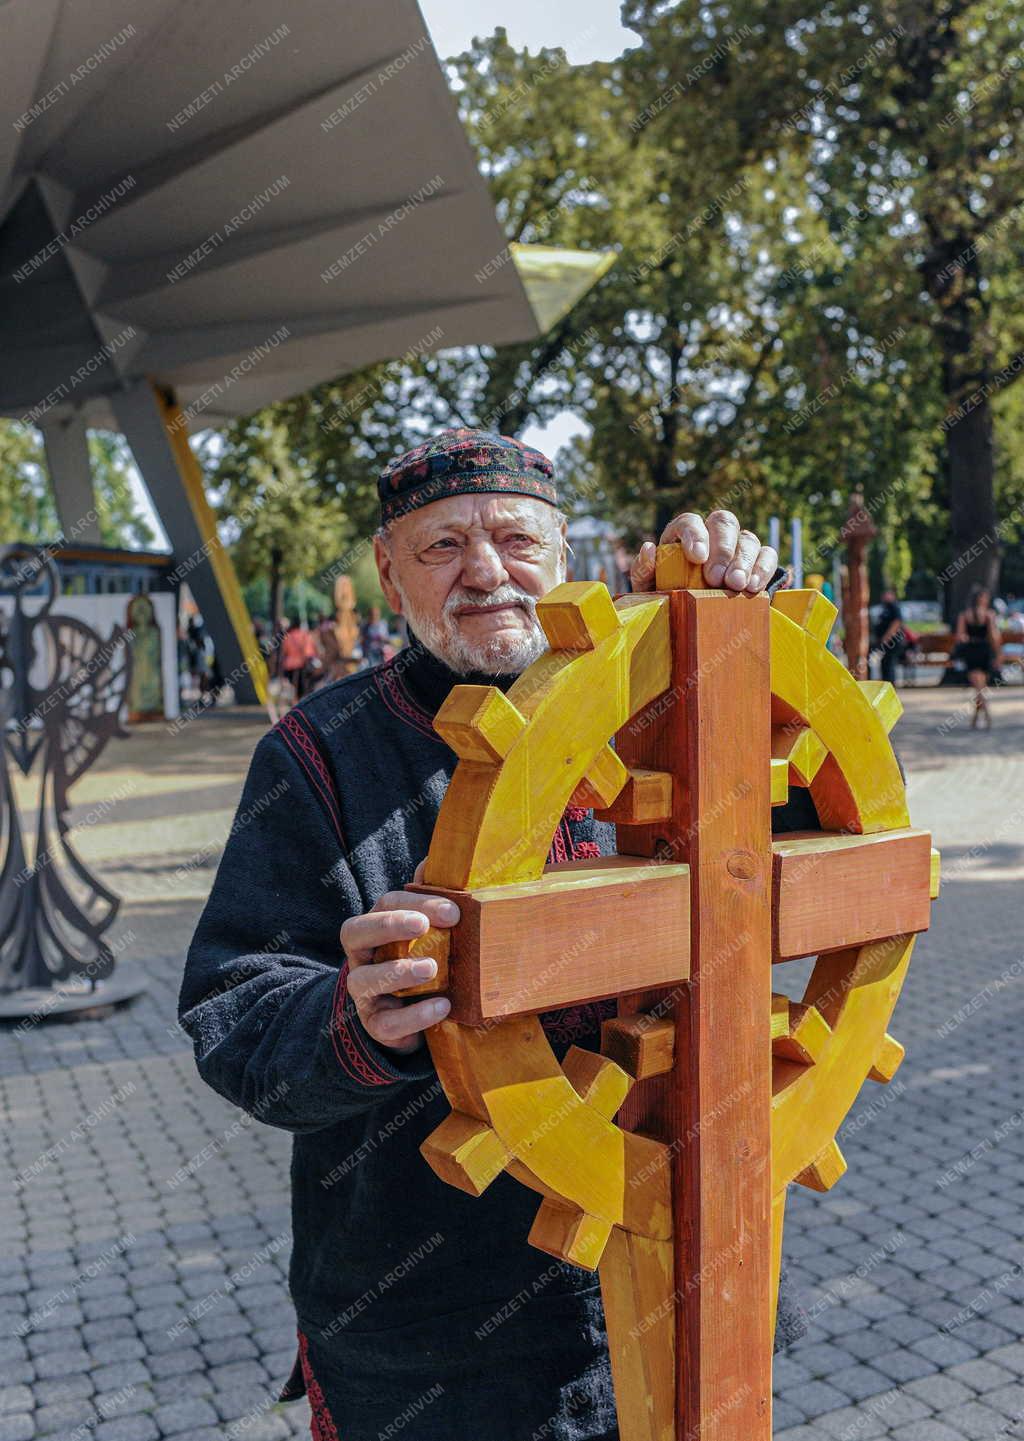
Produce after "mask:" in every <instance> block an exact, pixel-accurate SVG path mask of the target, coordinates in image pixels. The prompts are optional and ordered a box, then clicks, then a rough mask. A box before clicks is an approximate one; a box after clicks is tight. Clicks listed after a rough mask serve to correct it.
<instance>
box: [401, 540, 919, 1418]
mask: <svg viewBox="0 0 1024 1441" xmlns="http://www.w3.org/2000/svg"><path fill="white" fill-rule="evenodd" d="M656 584H657V587H658V589H657V591H656V592H654V593H646V594H638V595H629V596H624V597H622V598H621V599H620V600H618V601H616V602H614V603H613V601H612V599H611V597H610V595H609V593H608V591H607V589H606V588H605V587H604V586H603V585H601V584H599V583H593V584H592V583H586V582H580V583H569V584H565V585H561V586H558V587H557V588H556V589H555V590H553V591H552V592H550V594H549V595H548V596H547V597H546V598H545V599H544V600H543V601H541V602H540V603H539V605H538V607H537V613H538V617H539V619H540V622H541V624H542V625H543V627H544V631H545V634H546V635H547V638H548V641H549V643H550V651H549V652H548V653H547V654H546V655H544V656H542V657H541V659H540V660H538V661H537V662H536V663H535V664H534V665H533V666H531V667H530V669H529V670H528V671H526V672H525V674H523V675H522V676H520V677H519V678H518V679H517V680H516V682H515V683H514V685H512V687H511V688H510V690H509V691H508V692H507V693H505V692H502V691H501V690H499V689H498V688H497V687H487V686H470V685H459V686H456V687H455V688H454V689H453V690H452V692H451V694H450V695H449V697H448V699H447V701H446V702H445V704H444V705H443V706H442V707H441V710H440V712H439V713H438V715H437V718H436V720H435V728H436V729H437V731H438V732H439V734H440V735H442V736H443V737H444V738H445V740H446V741H447V742H448V743H449V745H451V746H452V747H453V749H454V750H455V752H456V754H457V755H458V756H459V764H458V766H457V767H456V770H455V774H454V776H453V778H452V781H451V784H450V786H449V788H448V792H447V794H446V796H445V799H444V802H443V804H442V807H441V811H440V814H439V816H438V821H437V826H436V829H435V832H434V836H433V840H432V843H431V847H430V853H429V856H428V858H427V863H426V867H425V870H424V876H423V882H422V884H421V886H420V887H419V889H422V890H425V891H429V892H431V893H434V894H441V895H447V896H450V897H452V898H453V899H454V900H456V901H457V902H458V904H459V906H460V907H461V911H462V919H461V921H460V922H459V925H458V926H457V927H456V928H454V930H452V931H450V932H449V931H436V930H430V931H428V932H427V933H426V934H425V935H424V936H422V937H419V938H417V940H416V941H413V942H408V943H405V944H404V947H403V951H402V953H404V954H409V953H413V954H419V955H422V954H427V955H433V956H434V957H435V958H436V959H437V961H438V975H437V977H436V978H435V979H434V980H433V981H431V982H429V983H428V984H426V985H424V986H420V987H416V988H415V992H416V993H422V992H423V991H428V990H444V991H446V992H447V994H448V995H449V996H450V998H451V1003H452V1009H451V1013H450V1015H449V1017H448V1018H447V1019H446V1020H444V1021H442V1022H441V1023H440V1024H438V1025H437V1026H435V1027H433V1028H432V1029H431V1030H430V1031H429V1032H428V1033H427V1036H428V1042H429V1045H430V1049H431V1053H432V1055H433V1058H434V1061H435V1063H436V1066H437V1070H438V1074H439V1076H440V1078H441V1081H442V1083H443V1085H444V1089H445V1093H446V1095H447V1097H448V1100H449V1102H450V1103H451V1106H452V1113H451V1115H449V1116H448V1117H447V1119H446V1120H445V1121H444V1122H443V1123H442V1124H441V1125H440V1126H439V1127H438V1128H437V1130H436V1131H435V1132H434V1133H433V1134H432V1135H431V1136H430V1137H429V1138H428V1139H427V1140H426V1141H425V1142H424V1144H423V1147H422V1150H423V1154H424V1156H425V1158H426V1159H427V1161H428V1162H429V1163H430V1165H431V1166H432V1167H433V1168H434V1170H435V1171H436V1173H437V1174H438V1175H439V1176H440V1177H441V1178H442V1179H443V1180H445V1181H448V1182H450V1183H451V1184H452V1185H455V1186H459V1187H461V1189H463V1190H465V1191H468V1192H470V1193H471V1194H473V1195H479V1194H480V1193H481V1192H482V1191H483V1190H484V1188H485V1187H486V1186H487V1185H489V1184H490V1182H491V1181H493V1180H494V1178H495V1177H496V1176H497V1175H499V1174H500V1172H501V1171H503V1170H504V1171H508V1172H510V1173H511V1175H513V1176H514V1177H516V1178H517V1179H518V1180H519V1181H522V1182H523V1183H524V1184H525V1185H528V1186H531V1187H533V1188H534V1189H535V1190H536V1191H538V1192H539V1193H540V1195H541V1197H542V1199H541V1201H540V1206H539V1210H538V1212H537V1218H536V1221H535V1222H534V1225H533V1228H532V1230H531V1231H530V1237H529V1239H530V1241H531V1242H532V1243H533V1244H534V1245H535V1246H538V1247H540V1249H541V1250H543V1251H547V1252H550V1253H551V1254H552V1255H554V1256H558V1257H561V1258H563V1259H564V1260H566V1261H569V1262H573V1263H575V1264H576V1265H579V1266H583V1267H587V1268H589V1269H591V1270H593V1269H595V1268H597V1269H598V1270H599V1273H600V1279H601V1289H602V1295H603V1298H604V1305H605V1313H606V1318H607V1325H608V1337H609V1349H610V1353H611V1361H612V1373H613V1377H614V1382H615V1394H616V1403H617V1407H618V1415H619V1432H620V1435H621V1437H622V1441H682V1438H690V1441H692V1438H694V1437H696V1436H700V1438H701V1441H769V1438H770V1436H771V1430H772V1421H771V1363H772V1341H773V1333H774V1317H775V1305H776V1296H777V1289H778V1276H779V1267H780V1256H781V1248H782V1221H783V1211H784V1207H785V1198H786V1188H787V1186H788V1184H789V1183H790V1182H791V1181H798V1182H800V1183H801V1184H802V1185H805V1186H810V1187H812V1188H813V1189H814V1190H818V1191H823V1190H827V1189H828V1188H829V1187H830V1186H831V1185H832V1184H833V1183H834V1182H835V1181H836V1180H838V1178H839V1177H840V1175H841V1174H842V1172H843V1170H844V1169H845V1162H844V1160H843V1157H842V1154H841V1153H840V1150H839V1147H838V1145H837V1144H836V1141H835V1135H836V1131H837V1130H838V1128H839V1126H840V1124H841V1123H842V1120H843V1118H844V1116H845V1115H846V1113H847V1112H848V1110H849V1109H850V1107H851V1105H852V1104H853V1101H854V1099H855V1097H856V1095H857V1093H858V1091H859V1089H860V1086H861V1083H862V1082H863V1080H864V1078H865V1077H866V1076H870V1077H871V1078H872V1079H873V1080H876V1081H888V1080H889V1079H890V1078H891V1077H892V1075H893V1074H894V1072H895V1070H896V1068H897V1066H898V1065H899V1063H900V1060H901V1059H902V1056H903V1049H902V1047H901V1046H900V1045H899V1043H898V1042H897V1041H895V1040H893V1038H892V1037H891V1036H889V1035H888V1034H887V1026H888V1023H889V1019H890V1016H891V1015H892V1011H893V1007H894V1006H895V1003H896V999H897V997H898V995H899V991H900V987H901V985H902V983H903V978H904V976H905V974H906V970H907V965H908V962H909V960H910V953H911V950H912V948H913V944H914V935H915V933H916V932H918V931H923V930H925V929H926V928H927V926H928V919H929V910H930V900H931V898H932V897H934V896H935V895H936V894H937V890H938V865H937V862H938V856H937V853H936V852H934V851H933V850H932V848H931V839H930V837H929V835H928V834H927V832H925V831H920V830H913V829H911V828H910V826H909V817H908V814H907V806H906V795H905V789H904V783H903V779H902V776H901V773H900V770H899V766H898V765H897V762H896V758H895V755H894V753H893V750H892V746H891V745H890V743H889V735H888V733H889V731H890V729H891V728H892V726H893V724H894V722H895V721H896V719H897V717H898V715H899V714H900V710H901V707H900V703H899V701H898V699H897V697H896V693H895V691H894V690H893V688H892V686H890V685H888V684H886V683H881V682H872V681H857V680H855V679H854V678H853V676H851V675H850V674H849V673H848V672H847V671H846V670H845V669H844V667H843V666H842V664H841V663H840V661H839V660H838V659H837V658H836V657H835V656H833V655H832V654H831V653H830V652H829V651H828V650H827V648H826V645H825V642H826V639H827V637H828V634H829V631H830V630H831V627H832V622H833V620H834V618H835V613H836V612H835V607H834V606H833V605H832V604H831V602H830V601H828V600H827V599H826V598H825V597H824V596H822V595H820V594H819V593H817V592H815V591H783V592H780V593H778V594H777V595H776V596H775V597H774V599H773V600H772V601H771V603H769V602H768V600H767V599H766V598H765V597H764V596H760V597H756V598H750V597H741V596H728V595H726V594H725V593H724V592H722V591H715V590H706V589H703V581H702V579H701V575H700V569H699V567H697V566H694V565H692V564H691V563H690V562H689V561H688V560H686V558H685V556H684V554H683V551H682V547H681V546H678V545H671V546H662V547H659V550H658V558H657V572H656ZM613 739H614V742H615V746H614V749H613V748H612V746H611V745H610V744H609V742H610V741H612V740H613ZM790 786H799V787H805V788H807V789H808V790H809V792H810V797H811V799H812V801H813V803H814V810H815V811H816V813H817V817H818V820H819V823H820V825H821V827H822V829H821V830H817V831H806V832H793V833H790V834H784V835H780V836H776V837H775V838H774V840H773V837H772V833H771V809H770V808H771V806H773V805H779V804H782V803H784V802H785V801H786V800H787V798H788V795H789V787H790ZM568 803H572V804H576V805H582V806H593V807H594V808H595V811H596V814H597V815H598V817H599V818H601V819H604V820H608V821H612V822H614V823H615V825H616V833H617V837H618V851H619V854H618V855H616V856H613V857H608V858H605V859H601V860H595V861H590V860H587V861H572V862H569V863H567V864H563V865H558V866H548V865H546V864H545V861H546V857H547V854H548V848H549V845H550V843H551V838H552V835H553V833H554V830H555V827H556V826H557V824H558V822H559V819H560V818H561V816H562V814H563V811H564V809H565V807H566V805H567V804H568ZM395 953H397V950H396V952H395ZM806 956H817V957H818V959H817V963H816V965H815V967H814V970H813V973H812V975H811V978H810V981H809V982H808V985H807V988H806V991H805V993H804V996H803V1000H802V1001H801V1002H799V1004H798V1003H796V1002H792V1001H790V1000H789V999H788V998H787V997H786V996H784V995H773V994H772V982H771V974H772V963H773V962H774V963H781V962H785V961H787V960H791V959H795V958H797V957H806ZM412 993H413V992H412V991H409V992H406V994H412ZM606 997H617V998H618V1016H617V1018H616V1019H613V1020H610V1021H606V1022H605V1024H604V1026H603V1029H602V1047H601V1054H600V1055H597V1054H595V1053H592V1052H589V1051H584V1050H581V1049H579V1048H578V1047H575V1046H574V1047H572V1048H571V1049H570V1050H569V1051H568V1053H567V1054H566V1056H565V1058H564V1060H563V1062H562V1063H561V1064H559V1062H558V1061H557V1060H556V1058H555V1055H554V1053H553V1051H552V1050H551V1047H550V1045H549V1043H548V1040H547V1038H546V1036H545V1033H544V1031H543V1029H542V1027H541V1024H540V1021H539V1020H538V1018H537V1017H538V1013H539V1012H542V1011H546V1010H550V1009H552V1008H555V1007H561V1006H568V1005H573V1004H575V1003H578V1002H582V1001H589V1000H596V999H599V998H606Z"/></svg>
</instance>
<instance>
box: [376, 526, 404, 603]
mask: <svg viewBox="0 0 1024 1441" xmlns="http://www.w3.org/2000/svg"><path fill="white" fill-rule="evenodd" d="M373 558H374V560H375V561H376V562H377V575H378V576H379V577H380V588H381V590H382V591H383V592H384V595H385V597H386V598H387V603H388V605H389V606H390V607H391V609H392V610H393V611H394V613H395V615H401V614H402V597H401V595H400V594H399V593H398V587H397V586H396V585H395V582H394V581H393V580H392V579H391V551H390V550H389V549H388V545H387V542H386V541H385V539H384V537H383V536H381V535H375V536H374V537H373Z"/></svg>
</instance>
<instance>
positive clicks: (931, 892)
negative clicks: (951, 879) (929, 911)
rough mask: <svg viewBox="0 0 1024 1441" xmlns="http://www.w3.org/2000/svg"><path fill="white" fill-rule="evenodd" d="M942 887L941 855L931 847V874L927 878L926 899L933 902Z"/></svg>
mask: <svg viewBox="0 0 1024 1441" xmlns="http://www.w3.org/2000/svg"><path fill="white" fill-rule="evenodd" d="M941 885H942V853H941V852H940V851H937V850H936V849H935V847H934V846H932V855H931V873H930V875H929V878H928V898H929V900H932V901H934V900H935V898H936V896H937V895H938V894H939V887H940V886H941Z"/></svg>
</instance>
